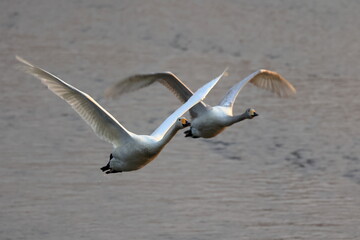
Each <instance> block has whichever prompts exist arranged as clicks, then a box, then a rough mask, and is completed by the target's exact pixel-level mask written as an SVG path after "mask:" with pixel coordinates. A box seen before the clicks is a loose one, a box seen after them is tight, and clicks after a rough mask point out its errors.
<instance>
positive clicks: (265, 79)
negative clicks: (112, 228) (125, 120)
mask: <svg viewBox="0 0 360 240" xmlns="http://www.w3.org/2000/svg"><path fill="white" fill-rule="evenodd" d="M155 82H160V83H161V84H163V85H164V86H165V87H167V88H168V89H169V90H170V91H171V92H172V93H174V95H175V96H176V97H177V98H178V99H179V100H180V101H181V102H185V101H186V100H187V99H189V98H190V97H191V96H192V94H193V92H192V91H191V90H190V89H189V88H188V87H187V86H186V85H185V84H184V83H183V82H182V81H181V80H180V79H179V78H178V77H176V76H175V75H174V74H173V73H171V72H164V73H153V74H143V75H134V76H130V77H128V78H125V79H123V80H121V81H119V82H118V83H116V84H115V85H113V86H112V87H110V88H108V89H107V90H106V92H105V96H106V97H108V98H113V97H115V96H119V95H122V94H124V93H128V92H131V91H135V90H137V89H140V88H144V87H146V86H149V85H151V84H153V83H155ZM248 82H250V83H252V84H254V85H255V86H257V87H260V88H264V89H267V90H270V91H272V92H274V93H275V94H277V95H278V96H280V97H287V96H291V95H293V94H295V93H296V90H295V88H294V87H293V86H292V84H291V83H290V82H288V81H287V80H286V79H285V78H283V77H282V76H281V75H280V74H278V73H276V72H272V71H269V70H265V69H260V70H257V71H255V72H253V73H252V74H250V75H249V76H247V77H246V78H244V79H243V80H241V81H240V82H238V83H237V84H235V85H234V86H233V87H231V88H230V89H229V91H228V92H227V93H226V95H225V96H224V97H223V99H222V100H221V101H220V103H219V105H217V106H214V107H212V106H210V105H208V104H206V103H204V102H203V101H200V102H199V103H197V104H196V105H194V106H193V107H192V108H190V110H189V112H190V115H191V117H192V122H191V127H190V130H187V131H185V137H193V138H198V137H202V138H212V137H215V136H216V135H218V134H219V133H221V132H222V131H224V130H225V128H226V127H228V126H231V125H232V124H234V123H236V122H240V121H243V120H245V119H252V118H254V117H256V116H258V114H257V113H256V111H255V110H254V109H252V108H248V109H246V111H245V112H244V113H242V114H240V115H235V116H234V115H233V105H234V102H235V100H236V97H237V95H238V94H239V92H240V91H241V89H243V87H244V86H245V85H246V84H247V83H248Z"/></svg>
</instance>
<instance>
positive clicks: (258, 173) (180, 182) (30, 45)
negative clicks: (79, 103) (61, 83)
mask: <svg viewBox="0 0 360 240" xmlns="http://www.w3.org/2000/svg"><path fill="white" fill-rule="evenodd" d="M299 2H300V1H280V0H269V1H266V3H265V2H264V1H257V0H254V1H241V3H239V1H222V2H219V1H210V0H209V1H196V3H197V4H198V5H196V6H195V3H194V2H192V1H190V2H188V1H182V2H181V3H180V2H176V1H154V2H153V1H151V2H149V1H142V2H138V1H113V0H107V1H101V3H100V1H97V0H89V1H72V2H70V1H69V2H67V3H65V2H63V1H50V0H47V1H43V0H34V1H31V2H30V1H28V2H26V1H22V2H21V1H1V2H0V13H1V14H0V20H1V21H0V22H1V24H0V30H1V33H2V35H1V36H2V38H1V41H2V42H1V44H0V52H1V53H2V54H0V59H1V61H0V70H1V73H2V78H1V79H0V81H1V88H0V102H1V103H2V104H1V111H0V129H1V138H0V153H1V154H0V158H1V168H0V239H1V240H2V239H4V240H7V239H17V240H18V239H36V240H42V239H44V240H45V239H46V240H49V239H51V240H53V239H61V240H64V239H69V240H70V239H71V240H74V239H86V240H89V239H90V240H91V239H94V240H98V239H125V240H129V239H136V240H138V239H139V240H140V239H144V240H145V239H146V240H152V239H153V240H169V239H174V240H187V239H188V240H212V239H214V240H218V239H221V240H227V239H231V240H233V239H245V240H246V239H252V240H254V239H255V240H282V239H289V240H290V239H304V240H305V239H306V240H317V239H318V240H320V239H321V240H323V239H327V240H332V239H333V240H339V239H354V240H355V239H360V230H359V229H360V228H359V226H360V217H359V216H360V185H359V184H360V157H359V156H360V152H359V145H360V137H359V136H360V128H359V127H358V125H359V124H358V123H359V121H360V119H359V116H360V108H359V106H360V104H359V100H358V97H357V96H358V92H359V91H358V90H359V89H360V84H359V83H360V82H359V81H358V70H357V69H358V66H357V65H358V59H359V57H358V52H360V51H359V44H358V43H357V41H356V40H354V39H359V38H360V36H359V32H358V31H354V29H357V27H358V26H359V25H360V18H359V17H358V13H359V11H360V5H359V4H357V3H356V1H348V2H347V3H346V4H344V3H343V2H339V1H330V0H326V1H316V2H302V3H299ZM15 54H19V55H21V56H23V57H25V58H26V59H28V60H29V61H32V62H34V63H36V64H38V65H39V66H41V67H43V68H45V69H47V70H49V71H51V72H53V73H54V74H57V75H59V76H60V77H61V78H63V79H64V80H66V81H68V82H69V83H71V84H74V85H75V86H76V87H78V88H79V89H81V90H83V91H85V92H87V93H89V94H90V95H91V96H93V97H94V98H95V99H97V100H99V101H100V103H101V104H102V105H103V106H104V107H105V108H106V109H108V110H109V112H111V113H112V114H113V115H114V116H115V117H116V118H117V119H119V121H120V122H121V123H122V124H123V125H124V126H125V127H127V128H128V129H129V130H131V131H134V132H136V133H144V134H147V133H149V132H151V130H152V129H155V128H156V127H157V126H158V125H159V124H160V123H161V121H163V120H164V119H165V117H166V116H167V115H168V114H169V113H170V112H171V111H172V110H174V108H175V106H178V104H179V103H178V101H177V99H176V98H174V97H173V96H172V95H171V94H170V93H169V92H167V91H166V90H164V88H162V87H161V86H159V85H154V86H152V87H150V88H148V89H145V90H143V91H140V92H138V93H136V94H132V95H128V96H127V97H124V98H120V99H118V100H114V101H105V100H104V99H102V94H103V90H104V89H105V88H106V87H107V86H109V85H110V84H112V83H113V82H114V81H116V80H117V79H119V78H121V77H125V76H128V75H130V74H133V73H140V72H141V73H145V72H154V71H164V70H166V71H168V70H170V71H173V72H175V73H176V74H178V75H179V77H181V79H183V81H184V82H186V83H187V84H188V85H189V86H190V87H191V88H192V89H196V87H199V86H201V85H202V84H204V83H205V82H206V81H208V80H210V79H211V78H212V77H215V76H217V75H218V74H220V73H221V72H222V71H223V69H225V67H230V68H229V76H228V77H227V78H224V79H222V80H221V82H220V83H219V85H218V86H217V87H216V88H214V89H213V91H212V93H211V94H210V95H209V97H208V98H207V100H206V101H207V102H208V103H210V104H216V103H217V102H218V101H219V100H220V99H221V97H222V96H223V95H224V94H225V93H226V91H227V90H228V89H229V87H231V86H232V85H233V84H235V83H236V82H238V81H239V79H240V78H241V77H245V76H246V75H247V74H249V73H251V72H252V71H253V70H255V69H258V68H269V69H271V70H275V71H279V72H281V74H282V75H284V76H285V77H286V78H287V79H289V80H290V81H291V82H292V83H294V85H295V87H296V88H297V90H298V94H297V96H296V97H295V98H290V99H278V98H274V97H273V96H272V95H271V94H269V93H265V92H264V91H260V90H258V89H255V88H253V87H246V90H245V89H244V91H242V92H241V94H240V95H239V97H238V100H237V102H236V104H235V112H236V113H239V112H242V111H243V110H244V109H246V108H247V107H253V108H255V109H256V111H257V112H258V113H259V114H260V115H259V117H257V118H255V119H253V120H251V121H244V122H241V123H239V124H236V125H234V126H232V127H231V128H229V129H227V130H226V131H225V132H223V133H222V134H221V135H219V136H217V137H216V138H214V139H209V140H201V139H185V138H184V137H183V136H182V135H183V134H182V133H179V134H178V135H177V136H176V137H175V138H174V139H173V140H172V141H171V142H170V143H169V144H168V146H166V148H165V149H164V151H163V152H162V153H161V154H160V155H159V157H158V158H157V159H155V160H154V162H152V163H150V164H149V165H147V166H146V167H145V168H143V169H141V170H139V171H136V172H130V173H122V174H113V175H110V176H109V175H105V174H103V173H102V172H101V171H100V170H99V168H100V167H101V166H103V165H104V164H105V163H106V162H107V160H108V156H109V153H110V151H111V146H110V145H108V144H106V143H104V142H102V141H101V140H100V139H98V138H97V137H96V136H95V135H94V134H93V133H92V132H91V130H90V129H89V128H88V127H87V126H86V125H85V124H84V123H83V121H82V120H81V119H80V118H79V117H78V116H77V115H76V114H75V113H74V112H73V110H72V109H71V108H70V107H69V106H67V104H66V103H64V102H62V100H60V99H59V98H57V97H56V96H54V95H53V94H52V93H51V92H50V91H48V90H47V89H46V88H45V87H43V86H42V85H41V84H40V82H39V81H38V80H36V79H32V78H31V77H28V76H26V75H25V74H23V73H20V72H18V71H15V70H14V66H15V59H14V57H13V56H14V55H15Z"/></svg>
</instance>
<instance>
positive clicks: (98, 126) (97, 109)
mask: <svg viewBox="0 0 360 240" xmlns="http://www.w3.org/2000/svg"><path fill="white" fill-rule="evenodd" d="M16 58H17V60H18V61H20V62H21V63H23V65H22V66H21V68H22V70H24V71H25V72H27V73H29V74H31V75H33V76H35V77H37V78H39V79H40V80H41V82H42V83H43V84H44V85H46V86H47V87H48V88H49V89H50V90H51V91H52V92H53V93H54V94H56V95H58V96H59V97H60V98H62V99H64V100H65V101H66V102H67V103H68V104H70V105H71V107H72V108H73V109H74V110H75V111H76V112H77V113H78V114H79V115H80V116H81V117H82V118H83V119H84V121H85V122H86V123H87V124H88V125H90V127H91V128H92V129H93V131H94V132H95V133H96V134H97V135H98V136H99V137H100V138H101V139H103V140H105V141H107V142H109V143H111V144H113V147H114V150H113V151H112V153H111V154H110V159H109V162H108V164H107V165H106V166H104V167H102V168H101V170H102V171H104V172H106V173H116V172H123V171H134V170H138V169H140V168H142V167H144V166H145V165H146V164H148V163H149V162H151V161H152V160H153V159H155V158H156V156H157V155H158V154H159V153H160V152H161V150H162V149H163V148H164V147H165V145H166V144H167V143H168V142H169V141H170V140H171V139H172V138H173V137H174V135H175V134H176V132H177V131H178V130H179V129H183V128H185V127H187V126H189V125H190V123H189V122H188V121H187V120H186V119H185V118H183V117H181V116H182V115H183V114H184V113H185V112H186V111H188V110H189V109H190V108H191V107H193V106H194V105H195V104H197V103H198V102H199V101H201V100H203V99H204V98H205V97H206V95H207V94H208V93H209V91H210V90H211V89H212V88H213V87H214V86H215V84H216V83H217V82H218V81H219V80H220V78H221V77H222V75H223V74H221V75H220V76H219V77H217V78H215V79H214V80H212V81H210V82H208V83H207V84H205V85H204V86H202V87H201V88H199V89H198V91H196V92H195V93H194V94H193V95H192V96H191V97H190V98H188V100H187V101H185V103H184V104H183V105H182V106H180V107H179V108H178V109H177V110H176V111H175V112H174V113H172V114H171V115H170V116H169V117H168V118H167V119H166V120H165V121H164V122H163V123H162V124H161V125H160V126H159V127H158V128H157V129H156V130H155V131H154V132H153V133H152V134H151V135H137V134H135V133H132V132H130V131H128V130H127V129H126V128H125V127H123V126H122V125H121V124H120V123H119V122H118V121H117V120H116V119H115V118H114V117H113V116H112V115H111V114H110V113H108V112H107V111H106V110H105V109H104V108H103V107H101V106H100V105H99V104H98V103H97V102H96V101H95V100H94V99H93V98H92V97H90V96H89V95H88V94H86V93H84V92H82V91H80V90H78V89H76V88H75V87H73V86H71V85H70V84H68V83H66V82H65V81H63V80H61V79H60V78H58V77H56V76H55V75H53V74H51V73H49V72H47V71H45V70H43V69H41V68H39V67H36V66H34V65H32V64H31V63H29V62H27V61H26V60H24V59H22V58H20V57H18V56H16Z"/></svg>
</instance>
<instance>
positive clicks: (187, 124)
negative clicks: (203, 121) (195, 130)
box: [183, 121, 191, 127]
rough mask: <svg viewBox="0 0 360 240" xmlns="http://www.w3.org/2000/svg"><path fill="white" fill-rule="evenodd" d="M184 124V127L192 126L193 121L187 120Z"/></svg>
mask: <svg viewBox="0 0 360 240" xmlns="http://www.w3.org/2000/svg"><path fill="white" fill-rule="evenodd" d="M183 126H184V127H190V126H191V123H190V122H188V121H187V122H186V123H183Z"/></svg>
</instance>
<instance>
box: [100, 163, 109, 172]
mask: <svg viewBox="0 0 360 240" xmlns="http://www.w3.org/2000/svg"><path fill="white" fill-rule="evenodd" d="M100 169H101V171H103V172H105V171H106V170H109V169H110V164H109V163H108V164H107V165H106V166H103V167H102V168H100Z"/></svg>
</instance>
